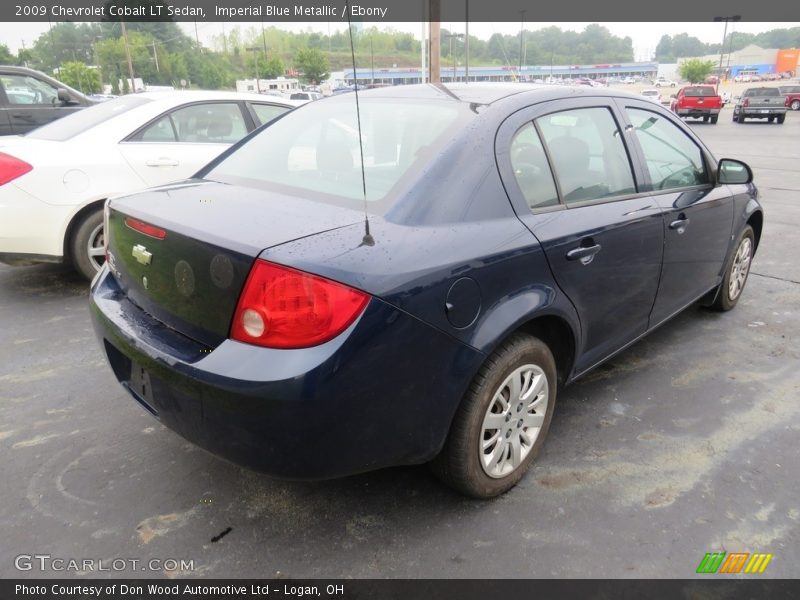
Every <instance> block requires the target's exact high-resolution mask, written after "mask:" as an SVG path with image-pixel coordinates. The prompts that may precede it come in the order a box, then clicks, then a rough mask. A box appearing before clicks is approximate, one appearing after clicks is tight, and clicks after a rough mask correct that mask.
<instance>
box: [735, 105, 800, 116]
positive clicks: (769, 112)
mask: <svg viewBox="0 0 800 600" xmlns="http://www.w3.org/2000/svg"><path fill="white" fill-rule="evenodd" d="M787 111H788V109H787V108H786V107H785V106H782V107H780V108H778V107H774V108H772V107H770V108H751V107H748V109H747V110H742V109H739V110H738V111H736V112H737V114H738V115H740V116H742V117H745V118H747V119H766V118H768V117H777V116H780V115H785V114H786V112H787Z"/></svg>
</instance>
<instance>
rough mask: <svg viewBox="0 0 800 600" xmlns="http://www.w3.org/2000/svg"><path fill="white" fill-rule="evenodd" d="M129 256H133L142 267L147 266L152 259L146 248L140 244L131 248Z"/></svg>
mask: <svg viewBox="0 0 800 600" xmlns="http://www.w3.org/2000/svg"><path fill="white" fill-rule="evenodd" d="M131 254H133V258H135V259H136V260H137V261H138V262H140V263H142V264H143V265H149V264H150V260H151V259H152V258H153V255H152V254H151V253H150V252H148V251H147V248H145V247H144V246H142V245H141V244H136V245H135V246H134V247H133V252H131Z"/></svg>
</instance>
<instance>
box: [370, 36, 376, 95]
mask: <svg viewBox="0 0 800 600" xmlns="http://www.w3.org/2000/svg"><path fill="white" fill-rule="evenodd" d="M369 59H370V62H371V63H372V85H375V52H373V50H372V34H370V36H369Z"/></svg>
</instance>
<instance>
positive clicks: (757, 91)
mask: <svg viewBox="0 0 800 600" xmlns="http://www.w3.org/2000/svg"><path fill="white" fill-rule="evenodd" d="M743 95H744V97H745V98H752V97H753V96H780V95H781V91H780V90H779V89H778V88H768V87H763V88H750V89H749V90H745V92H744V94H743Z"/></svg>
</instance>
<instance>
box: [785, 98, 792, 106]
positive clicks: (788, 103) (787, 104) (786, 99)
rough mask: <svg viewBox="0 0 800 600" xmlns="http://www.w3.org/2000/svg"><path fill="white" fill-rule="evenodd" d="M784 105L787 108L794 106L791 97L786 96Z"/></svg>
mask: <svg viewBox="0 0 800 600" xmlns="http://www.w3.org/2000/svg"><path fill="white" fill-rule="evenodd" d="M783 105H784V106H786V107H789V106H791V105H792V103H791V102H789V96H786V98H785V99H784V101H783Z"/></svg>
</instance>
